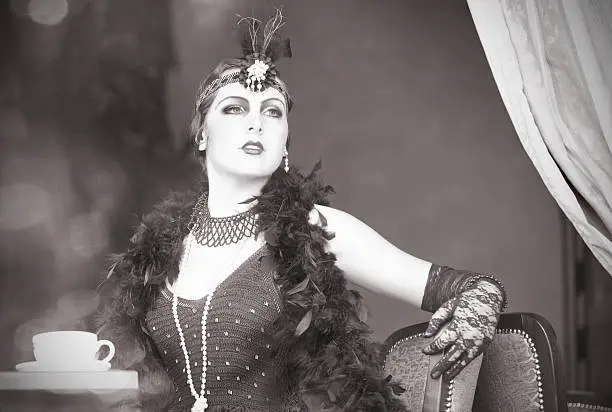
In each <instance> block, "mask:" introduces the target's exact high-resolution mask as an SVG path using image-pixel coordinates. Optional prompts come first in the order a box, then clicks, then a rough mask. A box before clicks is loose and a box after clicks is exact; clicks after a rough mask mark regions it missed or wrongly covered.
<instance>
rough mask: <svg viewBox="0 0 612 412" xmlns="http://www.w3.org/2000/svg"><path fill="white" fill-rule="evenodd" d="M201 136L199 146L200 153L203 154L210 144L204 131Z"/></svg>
mask: <svg viewBox="0 0 612 412" xmlns="http://www.w3.org/2000/svg"><path fill="white" fill-rule="evenodd" d="M201 136H202V140H200V143H199V144H198V150H199V151H200V152H203V151H204V150H206V144H207V143H208V139H207V138H206V133H204V130H202V133H201Z"/></svg>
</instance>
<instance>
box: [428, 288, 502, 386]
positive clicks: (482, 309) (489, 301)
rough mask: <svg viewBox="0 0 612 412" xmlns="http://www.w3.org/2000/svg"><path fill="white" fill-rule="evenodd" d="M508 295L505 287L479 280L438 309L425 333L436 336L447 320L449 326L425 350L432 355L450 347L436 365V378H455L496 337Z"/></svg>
mask: <svg viewBox="0 0 612 412" xmlns="http://www.w3.org/2000/svg"><path fill="white" fill-rule="evenodd" d="M504 298H505V294H504V291H503V290H502V289H501V288H500V287H499V286H498V285H497V284H495V283H493V282H491V281H488V280H484V279H482V280H477V281H475V282H474V283H473V284H472V286H471V287H470V288H468V289H467V290H465V291H463V292H461V293H459V294H458V295H457V296H455V297H453V298H451V299H449V300H447V301H446V302H445V303H444V304H443V305H442V306H441V307H440V308H439V309H438V310H437V311H436V312H435V313H434V315H433V316H432V318H431V320H430V322H429V327H428V328H427V330H426V331H425V336H426V337H431V336H434V335H435V334H436V333H438V331H439V330H440V328H441V327H442V326H443V325H445V324H447V327H446V328H445V329H444V330H443V331H442V332H441V333H440V335H439V336H437V337H436V338H435V339H434V340H433V342H431V343H430V344H429V345H428V346H427V347H426V348H425V349H423V352H424V353H425V354H428V355H431V354H434V353H437V352H440V351H442V350H444V349H446V348H449V350H448V352H447V353H446V354H445V355H444V356H443V357H442V359H440V361H439V362H438V363H436V365H434V367H433V369H432V371H431V376H432V378H434V379H437V378H438V377H439V376H440V375H441V374H442V373H444V374H445V377H446V378H448V379H452V378H454V377H455V376H456V375H457V374H458V373H459V372H460V371H461V370H462V369H463V368H464V367H465V366H466V365H467V364H468V363H470V362H471V361H472V360H473V359H474V358H476V357H477V356H478V355H480V353H481V352H482V351H483V350H484V349H485V348H486V346H487V345H488V344H489V343H490V342H491V340H492V339H493V335H494V334H495V328H496V327H497V322H498V320H499V314H500V313H501V311H502V308H503V306H504V302H505V301H504Z"/></svg>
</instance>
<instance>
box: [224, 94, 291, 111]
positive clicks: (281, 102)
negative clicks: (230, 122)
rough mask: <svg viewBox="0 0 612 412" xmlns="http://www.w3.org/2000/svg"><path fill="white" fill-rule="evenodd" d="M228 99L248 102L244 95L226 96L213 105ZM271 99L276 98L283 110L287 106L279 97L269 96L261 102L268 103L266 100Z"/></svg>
mask: <svg viewBox="0 0 612 412" xmlns="http://www.w3.org/2000/svg"><path fill="white" fill-rule="evenodd" d="M228 99H238V100H243V101H247V102H248V99H246V98H245V97H242V96H226V97H224V98H223V99H221V100H219V103H217V104H216V105H215V107H219V105H220V104H221V103H223V102H224V101H226V100H228ZM271 100H276V101H277V102H279V103H280V104H281V105H282V106H283V109H285V110H286V109H287V107H286V105H285V102H283V101H282V100H281V99H279V98H278V97H270V98H268V99H266V100H264V101H263V102H262V103H268V102H270V101H271Z"/></svg>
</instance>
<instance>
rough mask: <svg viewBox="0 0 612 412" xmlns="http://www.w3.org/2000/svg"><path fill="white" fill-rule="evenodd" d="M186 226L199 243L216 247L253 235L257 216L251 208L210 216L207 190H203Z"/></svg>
mask: <svg viewBox="0 0 612 412" xmlns="http://www.w3.org/2000/svg"><path fill="white" fill-rule="evenodd" d="M188 227H189V230H190V231H191V233H193V236H194V237H195V239H196V242H198V243H199V244H200V245H206V246H209V247H217V246H224V245H229V244H232V243H238V242H239V241H240V240H242V239H244V238H247V237H250V236H253V235H254V234H255V230H256V229H257V218H256V216H255V213H254V212H253V209H252V208H251V209H249V210H247V211H245V212H242V213H239V214H237V215H233V216H227V217H212V216H211V215H210V211H209V210H208V192H204V193H203V194H202V195H201V196H200V198H199V199H198V201H197V202H196V204H195V206H194V208H193V213H192V215H191V221H190V222H189V226H188Z"/></svg>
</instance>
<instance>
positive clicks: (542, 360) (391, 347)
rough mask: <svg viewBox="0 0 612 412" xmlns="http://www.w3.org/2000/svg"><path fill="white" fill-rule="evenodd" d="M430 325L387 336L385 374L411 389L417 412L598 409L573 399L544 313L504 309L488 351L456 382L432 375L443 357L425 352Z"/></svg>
mask: <svg viewBox="0 0 612 412" xmlns="http://www.w3.org/2000/svg"><path fill="white" fill-rule="evenodd" d="M426 328H427V323H420V324H418V325H413V326H409V327H406V328H402V329H400V330H398V331H396V332H394V333H393V334H391V335H390V336H389V338H387V340H386V341H385V353H386V358H385V364H384V368H385V373H388V374H391V375H393V377H394V379H397V380H398V381H399V382H400V383H401V384H402V386H404V387H405V388H406V389H407V390H406V392H404V393H403V394H402V395H401V396H402V400H403V401H404V403H405V405H406V406H407V408H408V409H409V410H411V411H413V412H420V411H427V412H438V411H449V412H450V411H453V412H455V411H472V410H474V411H478V412H480V411H518V412H532V411H551V412H560V411H563V412H566V411H570V412H578V411H582V410H597V409H576V407H577V406H572V405H573V404H571V403H570V404H568V399H567V393H566V386H565V379H564V374H563V369H562V360H561V357H560V353H559V350H558V347H557V339H556V335H555V333H554V331H553V329H552V327H551V325H550V324H549V323H548V322H547V321H546V319H544V318H542V317H541V316H538V315H535V314H531V313H509V314H503V315H502V316H501V318H500V322H499V325H498V329H497V334H496V335H495V337H494V339H493V342H491V344H490V345H489V347H488V348H487V350H486V351H485V352H484V353H483V354H482V355H481V356H480V357H479V358H477V359H476V360H475V361H473V362H472V363H471V364H470V365H468V367H467V368H466V369H464V371H462V372H461V373H460V374H459V375H458V376H457V377H456V378H455V379H453V380H451V381H448V380H444V379H437V380H434V379H432V378H431V376H430V374H429V371H430V370H431V368H432V366H433V365H434V364H435V362H437V360H438V359H439V358H440V356H427V355H425V354H423V353H422V352H421V350H422V348H423V347H425V345H426V343H427V342H428V341H429V339H425V338H424V337H423V336H422V335H423V332H424V331H425V329H426ZM570 407H571V408H573V409H570ZM599 407H601V406H599Z"/></svg>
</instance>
